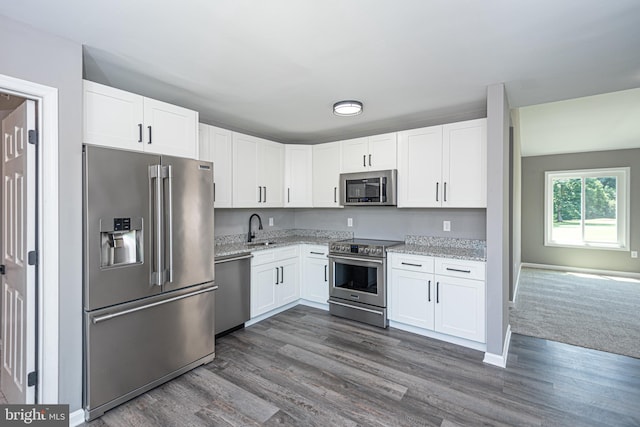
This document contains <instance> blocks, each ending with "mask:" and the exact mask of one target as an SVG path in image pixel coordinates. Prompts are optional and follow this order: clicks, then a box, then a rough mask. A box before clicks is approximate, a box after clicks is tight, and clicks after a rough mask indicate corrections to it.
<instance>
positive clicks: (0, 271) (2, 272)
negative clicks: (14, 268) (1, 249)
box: [0, 264, 6, 276]
mask: <svg viewBox="0 0 640 427" xmlns="http://www.w3.org/2000/svg"><path fill="white" fill-rule="evenodd" d="M5 271H6V270H5V269H4V264H0V276H4V275H5Z"/></svg>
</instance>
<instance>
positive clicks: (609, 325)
mask: <svg viewBox="0 0 640 427" xmlns="http://www.w3.org/2000/svg"><path fill="white" fill-rule="evenodd" d="M509 317H510V323H511V330H512V332H514V333H518V334H522V335H529V336H533V337H538V338H545V339H549V340H553V341H559V342H563V343H567V344H573V345H579V346H581V347H587V348H592V349H595V350H602V351H607V352H610V353H618V354H623V355H626V356H631V357H635V358H640V280H637V279H630V278H623V277H614V276H599V275H589V274H582V273H569V272H560V271H551V270H539V269H533V268H523V269H522V271H521V273H520V283H519V285H518V292H517V295H516V303H515V307H513V308H511V310H510V315H509Z"/></svg>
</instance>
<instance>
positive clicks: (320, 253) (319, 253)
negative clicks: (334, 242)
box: [309, 251, 324, 255]
mask: <svg viewBox="0 0 640 427" xmlns="http://www.w3.org/2000/svg"><path fill="white" fill-rule="evenodd" d="M309 253H310V254H314V255H324V253H323V252H313V251H310V252H309Z"/></svg>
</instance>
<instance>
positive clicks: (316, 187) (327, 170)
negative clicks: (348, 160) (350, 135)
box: [313, 142, 341, 208]
mask: <svg viewBox="0 0 640 427" xmlns="http://www.w3.org/2000/svg"><path fill="white" fill-rule="evenodd" d="M340 165H341V145H340V142H330V143H327V144H318V145H314V146H313V207H314V208H337V207H340V191H339V185H340V167H341V166H340Z"/></svg>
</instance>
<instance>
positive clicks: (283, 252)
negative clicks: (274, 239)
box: [251, 245, 300, 265]
mask: <svg viewBox="0 0 640 427" xmlns="http://www.w3.org/2000/svg"><path fill="white" fill-rule="evenodd" d="M299 254H300V250H299V245H292V246H287V247H284V248H275V249H262V250H259V251H255V252H252V255H253V259H252V260H251V265H262V264H266V263H268V262H273V261H280V260H284V259H289V258H295V257H297V256H298V255H299Z"/></svg>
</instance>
